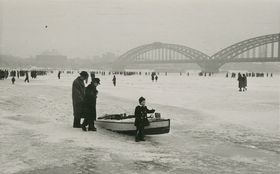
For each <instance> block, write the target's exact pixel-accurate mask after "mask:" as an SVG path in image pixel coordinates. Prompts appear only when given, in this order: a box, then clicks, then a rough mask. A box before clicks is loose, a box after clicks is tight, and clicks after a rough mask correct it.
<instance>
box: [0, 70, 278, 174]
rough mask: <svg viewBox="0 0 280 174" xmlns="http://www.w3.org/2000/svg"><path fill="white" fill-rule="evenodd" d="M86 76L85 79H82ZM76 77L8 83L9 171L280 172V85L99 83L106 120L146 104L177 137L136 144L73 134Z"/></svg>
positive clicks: (4, 106)
mask: <svg viewBox="0 0 280 174" xmlns="http://www.w3.org/2000/svg"><path fill="white" fill-rule="evenodd" d="M76 75H77V74H76ZM76 75H67V74H62V77H61V79H60V80H58V79H57V77H56V74H49V75H48V76H39V77H38V79H36V80H31V82H30V83H29V84H26V83H24V82H23V79H20V80H17V81H16V84H15V85H12V84H11V82H10V80H9V79H8V80H4V81H0V130H1V131H0V154H1V156H0V173H3V174H11V173H17V174H22V173H23V174H27V173H33V174H45V173H65V174H66V173H67V174H69V173H70V174H71V173H128V174H133V173H184V174H185V173H207V174H211V173H213V174H217V173H221V174H227V173H244V174H245V173H246V174H247V173H253V174H256V173H267V174H268V173H275V174H276V173H279V171H280V164H279V161H280V129H279V125H280V119H279V115H280V112H279V111H280V108H279V106H280V100H279V96H280V95H279V94H280V83H279V80H280V77H279V75H274V77H273V78H270V77H269V78H266V77H265V78H248V91H246V92H238V89H237V81H236V79H233V78H225V77H224V75H225V74H216V75H214V76H213V77H199V76H197V75H194V74H192V75H191V76H189V77H188V76H186V75H182V76H179V74H168V76H165V75H160V76H159V81H158V82H157V83H152V81H151V80H150V77H149V76H144V75H142V76H137V75H136V76H117V87H113V85H112V76H98V77H99V78H100V79H101V85H100V86H99V87H98V90H99V95H98V100H97V111H98V115H99V116H100V115H102V114H105V113H124V112H126V113H133V111H134V107H135V106H136V105H137V104H138V103H137V102H138V98H139V97H140V96H144V97H145V98H146V99H147V104H148V106H149V107H150V108H154V109H156V111H158V112H160V113H161V115H162V116H163V117H165V118H170V119H171V132H170V133H169V134H164V135H157V136H148V137H147V141H146V142H141V143H136V142H134V137H131V136H126V135H121V134H117V133H113V132H109V131H106V130H102V129H98V131H97V132H82V130H80V129H73V128H72V121H73V116H72V101H71V85H72V81H73V80H74V79H75V78H76Z"/></svg>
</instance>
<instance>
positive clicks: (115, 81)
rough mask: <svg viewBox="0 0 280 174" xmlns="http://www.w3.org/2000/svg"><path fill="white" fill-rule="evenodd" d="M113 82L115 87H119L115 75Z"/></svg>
mask: <svg viewBox="0 0 280 174" xmlns="http://www.w3.org/2000/svg"><path fill="white" fill-rule="evenodd" d="M112 81H113V85H114V86H116V85H117V78H116V76H115V75H114V77H113V80H112Z"/></svg>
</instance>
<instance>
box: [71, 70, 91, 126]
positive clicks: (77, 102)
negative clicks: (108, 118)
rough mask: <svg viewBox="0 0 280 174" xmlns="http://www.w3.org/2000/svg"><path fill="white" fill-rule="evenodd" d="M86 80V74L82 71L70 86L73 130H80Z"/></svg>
mask: <svg viewBox="0 0 280 174" xmlns="http://www.w3.org/2000/svg"><path fill="white" fill-rule="evenodd" d="M87 79H88V73H87V72H85V71H82V72H81V73H80V76H79V77H77V78H76V79H75V80H74V82H73V84H72V102H73V113H74V114H73V115H74V122H73V127H74V128H81V118H82V117H83V115H84V114H83V104H84V97H85V83H84V81H86V80H87Z"/></svg>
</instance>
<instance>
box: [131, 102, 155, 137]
mask: <svg viewBox="0 0 280 174" xmlns="http://www.w3.org/2000/svg"><path fill="white" fill-rule="evenodd" d="M139 104H140V105H139V106H136V108H135V113H134V115H135V122H134V126H136V135H135V141H136V142H138V141H145V139H144V136H145V135H144V128H145V126H148V124H149V122H148V118H147V113H154V112H155V110H154V109H152V110H149V109H148V108H147V106H146V99H145V98H144V97H140V98H139Z"/></svg>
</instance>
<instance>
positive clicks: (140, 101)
mask: <svg viewBox="0 0 280 174" xmlns="http://www.w3.org/2000/svg"><path fill="white" fill-rule="evenodd" d="M138 100H139V103H140V104H141V103H142V101H144V100H146V99H145V98H144V97H140V98H139V99H138Z"/></svg>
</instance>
